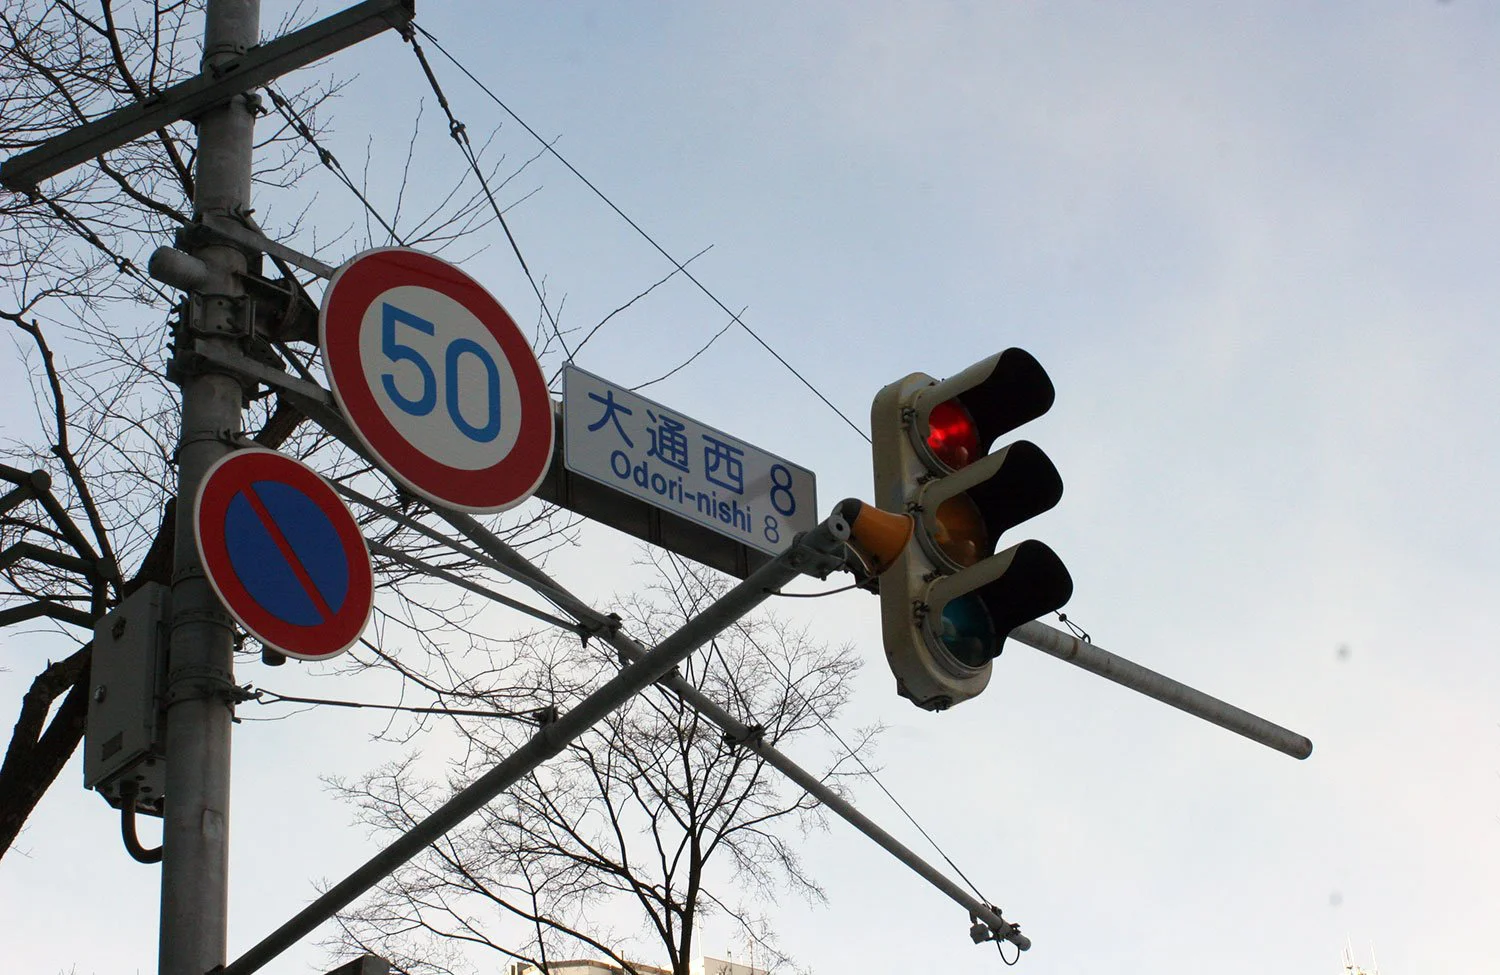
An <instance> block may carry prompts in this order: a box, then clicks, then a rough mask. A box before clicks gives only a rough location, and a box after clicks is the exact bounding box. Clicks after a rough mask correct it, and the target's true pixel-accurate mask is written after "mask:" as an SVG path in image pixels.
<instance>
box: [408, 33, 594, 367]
mask: <svg viewBox="0 0 1500 975" xmlns="http://www.w3.org/2000/svg"><path fill="white" fill-rule="evenodd" d="M423 33H424V34H425V33H426V31H423ZM402 36H403V37H404V38H405V39H406V42H407V43H408V44H410V45H411V49H412V52H413V53H414V54H416V56H417V61H418V62H420V63H421V65H422V73H423V74H425V75H426V76H427V83H428V84H429V85H431V86H432V93H433V94H434V95H436V96H437V100H438V105H439V106H441V107H442V109H443V114H445V115H447V116H448V134H449V135H451V136H452V137H453V141H454V142H455V143H457V144H458V149H459V152H461V153H463V157H464V159H465V160H467V161H468V163H469V169H470V170H472V171H473V173H474V178H475V179H477V180H479V188H480V189H482V190H483V191H484V198H485V199H486V200H488V201H489V204H490V209H492V210H494V211H495V219H496V220H499V221H500V229H501V230H504V231H505V239H506V240H508V241H510V249H511V251H512V252H513V253H514V254H515V255H516V260H517V261H519V262H520V264H521V270H522V271H524V272H525V273H526V280H527V281H529V282H531V290H532V291H533V292H535V293H536V300H537V302H538V303H540V304H541V306H542V314H544V315H546V316H547V322H548V323H549V324H550V325H551V326H552V334H553V335H555V336H557V342H558V344H559V345H561V346H562V349H563V353H564V354H565V355H566V356H567V358H568V361H572V359H573V352H572V350H571V349H569V348H568V343H567V340H566V339H564V338H563V334H562V329H560V328H559V327H558V325H557V316H556V315H554V314H553V313H552V308H551V306H550V305H548V304H547V298H546V296H544V295H543V294H542V289H541V286H540V285H538V284H537V283H536V278H535V277H533V276H532V273H531V268H530V267H529V266H527V264H526V258H525V257H524V256H522V254H521V245H520V244H519V243H517V242H516V235H515V234H513V233H511V231H510V224H509V222H507V221H506V219H505V213H504V212H503V211H502V210H501V209H500V204H499V203H497V202H495V194H494V193H492V192H491V191H490V184H489V180H487V179H485V178H484V170H482V169H480V168H479V157H478V156H476V155H475V154H474V144H473V143H472V142H470V141H469V132H468V129H467V128H466V127H465V126H464V124H463V123H462V122H460V121H459V120H458V119H457V118H456V117H455V116H454V114H453V109H452V108H451V107H450V106H449V105H448V97H447V96H446V95H444V94H443V88H442V86H441V85H439V84H438V80H437V75H435V74H433V71H432V65H431V64H430V63H428V61H427V54H426V52H424V51H423V50H422V45H420V44H418V43H417V38H416V35H415V34H414V33H412V32H411V31H403V32H402ZM433 43H434V44H436V43H437V42H436V41H434V42H433ZM543 145H546V144H545V143H543ZM547 148H551V147H550V146H548V147H547Z"/></svg>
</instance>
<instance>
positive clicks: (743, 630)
mask: <svg viewBox="0 0 1500 975" xmlns="http://www.w3.org/2000/svg"><path fill="white" fill-rule="evenodd" d="M667 557H668V558H669V559H673V560H679V561H680V559H681V556H678V555H675V554H672V553H670V552H669V553H668V554H667ZM679 571H680V567H679ZM734 626H735V627H736V629H738V630H739V632H740V635H741V636H743V637H744V638H745V640H746V641H747V642H748V643H749V644H750V645H751V646H752V647H754V648H755V650H756V652H757V653H759V654H760V655H761V657H762V658H763V659H764V660H765V661H766V663H768V664H770V665H771V669H772V670H773V671H775V672H776V673H777V674H778V675H779V676H781V678H782V680H783V682H784V683H785V684H786V687H787V690H789V691H791V692H792V693H793V694H795V695H797V697H798V698H800V699H801V700H802V703H803V704H805V705H806V706H807V709H808V711H809V712H810V713H811V714H812V715H813V716H814V717H815V718H817V719H818V724H820V725H821V726H822V727H823V730H824V731H826V732H828V734H830V735H831V736H833V739H834V741H837V742H838V743H839V745H840V746H841V747H842V748H843V749H844V752H845V753H846V754H847V755H848V756H849V757H850V758H852V759H854V761H855V762H856V763H857V764H858V765H859V767H860V768H861V769H862V770H863V771H864V773H865V774H866V775H868V776H869V777H870V780H871V781H873V782H874V783H875V785H876V786H878V787H879V789H880V791H881V792H883V793H885V797H886V798H887V799H889V800H891V802H892V803H894V804H895V806H896V808H897V809H899V810H901V815H903V816H905V817H906V819H907V822H909V823H911V824H912V826H914V827H916V830H917V832H918V833H921V834H922V838H923V839H925V840H926V841H927V842H928V843H929V844H931V846H932V848H933V849H934V850H936V851H937V854H938V856H940V857H942V858H943V862H944V863H946V864H948V866H950V867H952V868H953V870H954V872H956V873H957V874H958V876H959V877H960V878H962V880H963V882H964V883H966V884H968V886H969V889H970V890H972V891H973V892H974V896H975V897H978V898H979V899H980V900H981V901H984V903H986V904H988V903H989V900H988V899H987V898H986V897H985V896H984V894H982V893H980V891H979V888H978V887H977V886H975V884H974V882H973V881H972V880H970V879H969V878H968V875H966V874H965V873H964V872H963V870H962V869H961V868H960V867H959V865H958V864H956V863H954V862H953V859H952V858H951V857H949V856H948V854H947V853H945V852H944V851H943V848H942V847H940V846H938V843H937V840H935V839H933V838H932V834H930V833H928V832H927V830H925V829H923V828H922V824H921V823H919V822H917V820H916V817H914V816H913V815H912V814H911V813H910V812H908V811H907V809H906V807H905V806H903V805H902V804H901V800H899V799H897V798H896V797H895V796H894V795H892V794H891V790H889V789H887V788H886V787H885V783H883V782H881V781H880V777H879V776H878V775H876V774H875V772H874V770H873V769H871V768H870V767H869V766H868V765H866V764H865V761H864V759H862V758H860V757H859V754H858V753H857V752H856V751H855V750H854V749H853V748H851V747H850V745H849V743H848V742H846V741H845V740H844V738H843V736H842V735H840V734H839V733H838V731H837V730H835V729H834V727H833V726H832V725H831V724H829V723H828V720H827V719H826V718H824V717H823V715H822V714H821V713H820V712H819V711H818V710H817V709H816V708H814V707H813V706H812V703H811V702H810V701H808V700H807V698H806V696H804V695H803V693H802V692H801V691H800V690H798V689H797V687H796V685H795V684H793V683H792V682H791V680H790V679H788V678H787V677H786V676H785V675H784V674H782V673H781V670H780V668H778V667H777V666H776V662H775V661H774V660H772V659H771V655H770V654H769V653H767V652H766V649H765V648H764V647H762V646H761V645H760V643H759V642H758V641H757V640H756V639H755V637H753V636H752V635H751V634H750V631H749V630H748V629H747V628H746V627H745V626H744V625H742V623H741V622H736V623H735V624H734Z"/></svg>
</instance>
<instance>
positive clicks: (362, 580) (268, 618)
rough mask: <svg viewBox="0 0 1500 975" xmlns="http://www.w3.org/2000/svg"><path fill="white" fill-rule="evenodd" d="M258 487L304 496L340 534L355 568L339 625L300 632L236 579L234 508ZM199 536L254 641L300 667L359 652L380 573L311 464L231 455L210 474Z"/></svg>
mask: <svg viewBox="0 0 1500 975" xmlns="http://www.w3.org/2000/svg"><path fill="white" fill-rule="evenodd" d="M256 481H279V482H281V483H282V484H287V485H290V486H291V487H294V488H296V489H297V490H299V491H301V492H302V493H303V494H304V495H306V496H307V498H308V499H309V500H310V501H312V503H313V504H315V505H317V507H318V510H320V511H322V512H323V514H324V515H325V516H327V518H328V520H329V522H330V523H331V524H332V525H333V528H334V531H335V532H336V533H337V535H338V539H339V544H340V546H341V547H342V548H343V551H344V558H345V560H346V561H347V562H348V565H349V592H348V594H347V595H346V596H345V597H344V604H343V606H341V607H339V610H338V612H336V613H334V615H333V616H332V618H330V619H328V620H327V621H325V622H323V623H319V624H318V625H316V626H297V625H295V624H292V623H288V622H286V621H285V620H282V619H280V618H278V617H277V616H275V615H273V614H272V613H270V612H269V611H268V610H266V609H264V608H262V607H261V605H260V603H258V602H256V600H255V597H254V596H252V595H250V592H249V590H248V589H246V588H245V585H244V583H242V582H241V581H240V578H239V576H238V575H236V574H235V571H234V565H233V564H232V563H231V562H230V560H229V544H228V540H227V539H226V538H225V536H224V519H225V516H226V515H227V514H228V512H229V504H230V502H231V501H233V500H234V498H235V496H236V495H238V494H239V493H240V492H241V491H243V490H245V489H246V488H248V487H250V485H252V484H254V483H255V482H256ZM193 534H194V535H195V536H196V537H197V542H198V556H199V558H201V559H202V560H203V571H204V574H205V575H207V576H208V581H209V584H210V585H212V586H213V588H214V592H216V593H218V595H219V600H220V601H221V602H223V604H224V608H226V609H228V610H229V613H230V615H232V616H233V617H234V618H235V619H236V620H238V621H239V623H240V625H241V626H243V627H244V628H245V629H246V630H247V631H248V632H249V633H250V635H251V636H253V637H255V638H256V639H257V640H259V641H260V642H262V643H264V644H266V645H267V646H270V647H274V648H275V649H276V650H279V651H280V652H281V653H284V654H286V655H287V656H288V657H296V658H298V659H299V660H327V659H328V658H329V657H334V656H337V655H338V654H341V653H343V652H344V651H345V650H347V649H349V648H350V647H351V646H353V645H354V642H355V641H356V640H358V639H359V637H360V634H362V633H363V632H364V630H365V624H366V623H368V622H369V621H370V613H371V611H372V610H373V609H374V605H375V574H374V570H373V569H372V568H371V566H370V552H369V549H367V548H366V547H365V539H364V536H363V535H361V534H360V533H359V525H358V524H356V523H355V521H354V516H353V515H352V514H350V513H349V509H348V507H347V506H346V505H345V504H344V502H343V499H341V498H340V497H339V496H338V495H337V494H335V493H334V490H333V488H332V487H330V486H329V485H328V482H327V481H325V480H323V478H322V477H321V476H319V475H318V473H317V472H316V471H314V470H312V469H311V468H309V467H308V466H307V465H305V464H302V463H300V462H298V461H295V460H293V459H292V458H290V457H287V456H286V455H285V454H279V453H277V452H276V451H274V450H262V449H259V448H252V449H245V450H238V451H235V452H234V453H231V454H226V455H225V456H223V457H221V458H219V459H218V461H216V462H215V463H214V464H213V466H211V467H210V468H209V469H208V473H207V474H205V475H204V477H203V483H202V484H201V485H199V487H198V497H197V499H196V503H195V505H194V509H193Z"/></svg>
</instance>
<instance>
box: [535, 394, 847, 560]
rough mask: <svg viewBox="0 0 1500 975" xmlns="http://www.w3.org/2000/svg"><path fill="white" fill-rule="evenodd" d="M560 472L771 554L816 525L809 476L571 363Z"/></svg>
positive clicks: (814, 492)
mask: <svg viewBox="0 0 1500 975" xmlns="http://www.w3.org/2000/svg"><path fill="white" fill-rule="evenodd" d="M563 466H564V467H566V468H567V469H568V470H570V471H572V472H574V473H575V474H579V475H582V476H583V477H587V478H589V479H590V480H594V481H598V482H599V483H601V484H604V485H607V486H609V487H611V488H614V489H615V490H617V491H623V492H625V493H626V494H629V495H632V496H633V497H636V498H639V499H641V500H642V501H645V502H647V503H648V504H652V505H655V506H656V507H658V508H661V509H662V510H663V511H667V512H669V513H671V514H674V515H677V516H679V517H682V518H686V519H688V520H689V521H692V522H696V523H697V524H700V525H703V526H704V527H705V528H710V529H713V530H714V531H716V532H719V533H720V534H722V535H726V536H728V537H729V538H732V539H734V540H735V541H737V542H741V543H743V544H745V545H748V546H750V547H751V548H754V549H758V550H759V551H762V552H767V553H769V554H771V555H775V554H777V553H779V552H781V551H782V550H784V549H786V548H788V547H789V546H790V545H791V543H792V536H793V535H795V534H797V533H798V532H801V531H808V530H811V529H812V527H813V526H814V525H816V524H817V523H818V515H817V511H818V503H817V485H816V483H815V482H814V478H813V473H812V471H810V470H808V469H807V468H805V467H798V466H797V465H796V464H793V463H791V462H789V461H787V460H783V459H782V458H780V457H777V456H776V455H775V454H770V453H767V452H766V451H764V450H761V449H760V448H759V447H753V446H751V445H750V444H747V443H745V441H743V440H740V439H739V438H737V437H732V436H730V435H729V434H727V433H724V432H723V431H721V430H717V429H715V428H714V427H711V426H708V425H707V424H705V423H700V422H698V421H697V420H694V419H693V418H691V417H688V416H684V415H683V414H681V413H679V412H678V411H676V410H673V409H670V408H668V407H665V406H663V405H661V404H660V403H658V402H656V401H655V400H649V399H647V398H646V397H644V396H639V395H637V394H635V393H632V392H631V391H630V390H628V389H625V388H624V387H621V386H616V385H614V384H613V383H611V382H609V381H608V380H606V379H601V378H599V377H598V376H595V375H593V374H592V373H588V372H585V371H583V370H582V369H579V368H577V367H575V366H572V365H569V366H567V367H566V368H565V369H564V370H563Z"/></svg>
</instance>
